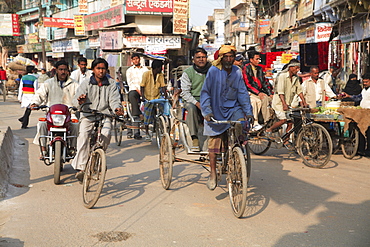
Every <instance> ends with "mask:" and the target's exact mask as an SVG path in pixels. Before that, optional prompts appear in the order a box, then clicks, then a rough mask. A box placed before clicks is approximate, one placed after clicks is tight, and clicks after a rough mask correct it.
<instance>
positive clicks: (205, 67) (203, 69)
mask: <svg viewBox="0 0 370 247" xmlns="http://www.w3.org/2000/svg"><path fill="white" fill-rule="evenodd" d="M211 66H212V64H211V63H210V62H207V63H206V65H205V66H204V67H203V68H199V67H197V66H196V65H195V64H193V68H194V70H195V71H196V72H198V73H201V74H207V72H208V70H209V68H211Z"/></svg>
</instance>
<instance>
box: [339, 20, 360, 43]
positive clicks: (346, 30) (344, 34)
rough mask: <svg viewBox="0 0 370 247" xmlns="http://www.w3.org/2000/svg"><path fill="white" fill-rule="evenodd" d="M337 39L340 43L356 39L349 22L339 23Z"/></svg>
mask: <svg viewBox="0 0 370 247" xmlns="http://www.w3.org/2000/svg"><path fill="white" fill-rule="evenodd" d="M339 39H340V41H341V42H342V43H349V42H352V41H355V40H356V35H355V31H354V28H353V25H352V23H351V22H345V23H341V25H339Z"/></svg>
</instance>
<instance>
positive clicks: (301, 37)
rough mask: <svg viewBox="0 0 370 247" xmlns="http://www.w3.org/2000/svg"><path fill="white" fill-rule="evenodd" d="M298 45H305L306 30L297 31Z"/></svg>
mask: <svg viewBox="0 0 370 247" xmlns="http://www.w3.org/2000/svg"><path fill="white" fill-rule="evenodd" d="M298 42H299V44H305V43H306V28H303V29H300V30H299V38H298Z"/></svg>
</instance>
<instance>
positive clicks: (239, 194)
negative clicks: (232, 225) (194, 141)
mask: <svg viewBox="0 0 370 247" xmlns="http://www.w3.org/2000/svg"><path fill="white" fill-rule="evenodd" d="M212 121H213V122H214V123H215V124H230V128H229V129H228V130H227V136H228V148H227V150H226V151H225V152H224V153H222V154H221V155H220V157H218V159H217V164H216V169H217V177H218V180H219V181H221V178H222V174H225V173H226V181H227V187H228V191H229V199H230V203H231V206H232V209H233V213H234V215H235V216H236V217H238V218H240V217H241V216H242V215H243V213H244V211H245V208H246V204H247V189H248V181H249V178H250V173H251V157H250V152H249V147H248V145H247V138H245V139H243V140H241V139H239V138H238V137H237V136H236V128H235V126H236V124H242V125H244V124H246V123H247V122H246V121H218V120H215V119H212ZM178 124H180V125H178ZM181 124H182V123H181V122H179V121H177V124H176V122H175V123H174V126H173V127H172V129H171V137H172V138H176V137H175V136H176V135H177V134H175V133H174V132H178V131H179V130H176V126H177V127H179V126H181ZM248 125H249V124H248ZM244 130H245V133H246V134H247V133H248V130H247V129H244ZM182 131H183V130H182ZM171 137H170V134H169V133H164V135H163V138H162V142H161V146H160V152H159V170H160V176H161V181H162V186H163V188H164V189H168V188H169V186H170V184H171V180H172V170H173V163H174V162H175V160H185V159H178V158H176V157H175V156H176V149H178V148H179V145H176V143H177V141H176V140H174V139H171ZM180 137H181V138H185V137H184V135H183V134H180ZM182 142H186V140H182ZM205 153H206V152H197V153H195V152H193V153H190V154H198V155H201V156H202V155H204V154H205ZM188 154H189V153H188ZM186 161H190V162H192V163H197V164H202V166H203V167H204V168H205V169H207V170H208V168H207V165H208V161H207V159H202V160H200V161H199V160H196V161H192V160H186ZM208 171H209V170H208Z"/></svg>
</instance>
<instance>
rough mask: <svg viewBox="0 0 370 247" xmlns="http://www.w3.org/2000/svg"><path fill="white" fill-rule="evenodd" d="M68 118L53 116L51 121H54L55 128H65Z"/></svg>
mask: <svg viewBox="0 0 370 247" xmlns="http://www.w3.org/2000/svg"><path fill="white" fill-rule="evenodd" d="M66 117H67V116H66V115H57V114H51V119H52V120H53V124H54V125H55V126H63V125H64V121H65V120H66Z"/></svg>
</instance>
